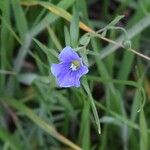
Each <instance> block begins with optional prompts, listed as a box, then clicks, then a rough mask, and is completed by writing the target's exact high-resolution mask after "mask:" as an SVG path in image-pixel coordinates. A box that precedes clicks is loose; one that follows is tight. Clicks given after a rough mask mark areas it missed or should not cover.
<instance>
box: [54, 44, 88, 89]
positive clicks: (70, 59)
mask: <svg viewBox="0 0 150 150" xmlns="http://www.w3.org/2000/svg"><path fill="white" fill-rule="evenodd" d="M59 60H60V63H59V64H52V66H51V72H52V74H53V75H54V76H55V77H56V80H57V84H58V86H60V87H79V86H80V77H81V76H82V75H84V74H86V73H88V68H87V66H85V65H83V62H82V59H81V58H80V57H79V55H78V54H77V53H76V52H75V51H74V50H73V49H72V48H71V47H69V46H67V47H65V48H64V49H63V50H62V51H61V53H60V54H59Z"/></svg>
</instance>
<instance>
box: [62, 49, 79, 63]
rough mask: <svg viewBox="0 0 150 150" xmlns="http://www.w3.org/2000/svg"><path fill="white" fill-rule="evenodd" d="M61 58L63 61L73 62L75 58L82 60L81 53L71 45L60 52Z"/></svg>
mask: <svg viewBox="0 0 150 150" xmlns="http://www.w3.org/2000/svg"><path fill="white" fill-rule="evenodd" d="M59 59H60V61H62V62H71V61H73V60H81V58H80V57H79V55H78V54H77V53H76V52H75V51H74V50H73V49H72V48H71V47H69V46H66V47H65V48H64V49H63V50H62V51H61V53H60V54H59Z"/></svg>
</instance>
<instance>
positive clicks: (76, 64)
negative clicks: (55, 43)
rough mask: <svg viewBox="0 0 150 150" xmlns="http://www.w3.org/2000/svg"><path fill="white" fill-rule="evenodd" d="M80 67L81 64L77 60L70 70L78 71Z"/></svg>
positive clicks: (73, 62)
mask: <svg viewBox="0 0 150 150" xmlns="http://www.w3.org/2000/svg"><path fill="white" fill-rule="evenodd" d="M79 67H80V62H79V61H77V60H74V61H72V63H71V66H70V68H71V69H72V71H76V70H77V69H78V68H79Z"/></svg>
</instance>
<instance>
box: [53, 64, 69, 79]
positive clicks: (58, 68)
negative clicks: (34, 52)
mask: <svg viewBox="0 0 150 150" xmlns="http://www.w3.org/2000/svg"><path fill="white" fill-rule="evenodd" d="M68 68H69V64H68V63H59V64H52V65H51V72H52V74H53V75H54V76H55V77H57V76H58V75H59V74H61V73H62V72H66V69H68Z"/></svg>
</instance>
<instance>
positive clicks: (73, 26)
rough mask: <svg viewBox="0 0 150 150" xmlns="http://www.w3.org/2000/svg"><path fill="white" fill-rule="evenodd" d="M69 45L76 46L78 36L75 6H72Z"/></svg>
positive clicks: (77, 17) (77, 19)
mask: <svg viewBox="0 0 150 150" xmlns="http://www.w3.org/2000/svg"><path fill="white" fill-rule="evenodd" d="M70 37H71V45H72V47H73V48H75V47H77V44H78V37H79V15H78V10H77V8H76V7H73V17H72V19H71V24H70Z"/></svg>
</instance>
